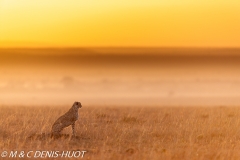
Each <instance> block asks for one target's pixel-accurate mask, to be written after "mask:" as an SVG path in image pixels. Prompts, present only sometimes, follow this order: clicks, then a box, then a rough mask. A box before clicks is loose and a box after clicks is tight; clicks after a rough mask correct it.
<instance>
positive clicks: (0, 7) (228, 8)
mask: <svg viewBox="0 0 240 160" xmlns="http://www.w3.org/2000/svg"><path fill="white" fill-rule="evenodd" d="M239 28H240V1H239V0H228V1H227V0H218V1H215V0H181V1H179V0H119V1H114V0H0V47H49V46H50V47H70V46H75V47H76V46H79V47H82V46H83V47H85V46H140V47H141V46H158V47H240V31H239Z"/></svg>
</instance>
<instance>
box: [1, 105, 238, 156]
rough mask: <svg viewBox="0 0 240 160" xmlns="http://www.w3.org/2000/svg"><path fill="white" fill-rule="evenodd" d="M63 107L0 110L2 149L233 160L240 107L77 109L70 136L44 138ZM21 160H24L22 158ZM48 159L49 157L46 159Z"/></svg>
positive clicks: (69, 129) (235, 152)
mask: <svg viewBox="0 0 240 160" xmlns="http://www.w3.org/2000/svg"><path fill="white" fill-rule="evenodd" d="M67 110H68V108H66V107H32V108H30V107H1V108H0V117H1V119H0V152H1V151H3V150H6V151H11V150H25V151H29V150H33V151H36V150H51V151H53V150H54V151H56V150H60V151H63V150H64V151H67V150H86V151H88V152H87V153H86V154H85V156H84V159H116V160H117V159H136V160H137V159H152V160H153V159H204V160H205V159H239V158H240V152H239V151H240V127H239V126H240V117H239V115H240V108H237V107H235V108H234V107H212V108H200V107H192V108H187V107H186V108H184V107H182V108H173V107H172V108H171V107H159V108H152V107H145V108H139V107H136V108H134V107H129V108H127V107H115V108H114V107H83V109H81V110H80V111H79V113H80V119H79V121H77V123H76V133H77V137H76V138H71V137H70V136H68V135H69V134H71V127H69V128H67V129H65V130H64V132H63V134H64V135H65V136H63V137H62V138H60V139H57V140H55V139H52V138H50V137H49V136H47V135H48V133H49V132H50V130H51V125H52V124H53V122H54V121H55V120H56V118H57V117H58V116H59V115H61V114H63V113H64V112H66V111H67ZM26 159H27V158H26ZM47 159H51V158H47Z"/></svg>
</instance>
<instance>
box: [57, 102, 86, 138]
mask: <svg viewBox="0 0 240 160" xmlns="http://www.w3.org/2000/svg"><path fill="white" fill-rule="evenodd" d="M79 108H82V105H81V103H80V102H74V103H73V106H72V107H71V108H70V109H69V111H68V112H67V113H65V114H64V115H62V116H61V117H59V118H58V119H57V120H56V121H55V122H54V124H53V126H52V135H53V136H58V135H60V132H61V131H62V130H63V129H64V128H66V127H68V126H70V125H72V135H73V136H75V121H77V120H78V109H79Z"/></svg>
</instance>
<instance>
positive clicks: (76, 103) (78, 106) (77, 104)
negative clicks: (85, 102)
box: [74, 102, 82, 108]
mask: <svg viewBox="0 0 240 160" xmlns="http://www.w3.org/2000/svg"><path fill="white" fill-rule="evenodd" d="M74 106H75V107H76V108H82V104H81V103H80V102H75V103H74Z"/></svg>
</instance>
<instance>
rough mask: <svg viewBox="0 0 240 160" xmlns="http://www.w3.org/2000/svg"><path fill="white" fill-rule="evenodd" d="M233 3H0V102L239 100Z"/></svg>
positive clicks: (236, 5)
mask: <svg viewBox="0 0 240 160" xmlns="http://www.w3.org/2000/svg"><path fill="white" fill-rule="evenodd" d="M239 15H240V1H238V0H228V1H226V0H218V1H217V2H216V1H214V0H182V1H178V0H161V1H159V0H148V1H144V0H142V1H139V0H121V1H112V0H88V1H86V0H71V1H69V0H51V1H49V0H0V105H61V104H62V105H65V104H67V105H69V104H72V103H73V101H81V102H82V103H83V105H99V104H100V105H110V106H113V105H132V106H136V105H141V106H153V105H154V106H194V105H195V106H199V105H201V106H222V105H240V92H239V90H240V83H239V82H240V74H239V73H240V49H239V48H240V32H239V28H240V16H239Z"/></svg>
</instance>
